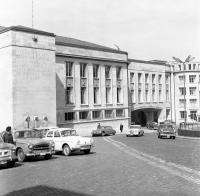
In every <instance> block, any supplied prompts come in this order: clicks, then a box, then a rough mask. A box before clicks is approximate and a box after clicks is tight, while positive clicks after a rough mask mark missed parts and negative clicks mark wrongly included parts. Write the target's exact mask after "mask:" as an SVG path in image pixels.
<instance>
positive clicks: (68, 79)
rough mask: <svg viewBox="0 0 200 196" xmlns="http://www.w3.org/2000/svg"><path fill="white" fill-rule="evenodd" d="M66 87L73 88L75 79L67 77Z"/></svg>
mask: <svg viewBox="0 0 200 196" xmlns="http://www.w3.org/2000/svg"><path fill="white" fill-rule="evenodd" d="M66 86H67V87H73V77H67V78H66Z"/></svg>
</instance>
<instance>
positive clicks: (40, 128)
mask: <svg viewBox="0 0 200 196" xmlns="http://www.w3.org/2000/svg"><path fill="white" fill-rule="evenodd" d="M58 128H59V127H53V126H52V127H38V128H35V130H43V129H49V130H50V129H58Z"/></svg>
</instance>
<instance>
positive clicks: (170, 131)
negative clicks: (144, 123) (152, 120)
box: [158, 124, 176, 139]
mask: <svg viewBox="0 0 200 196" xmlns="http://www.w3.org/2000/svg"><path fill="white" fill-rule="evenodd" d="M158 138H160V139H161V138H169V139H170V138H172V139H175V138H176V131H175V128H174V126H173V125H171V124H161V125H159V126H158Z"/></svg>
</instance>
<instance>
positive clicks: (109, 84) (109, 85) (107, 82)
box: [106, 79, 111, 88]
mask: <svg viewBox="0 0 200 196" xmlns="http://www.w3.org/2000/svg"><path fill="white" fill-rule="evenodd" d="M106 87H107V88H110V87H111V79H106Z"/></svg>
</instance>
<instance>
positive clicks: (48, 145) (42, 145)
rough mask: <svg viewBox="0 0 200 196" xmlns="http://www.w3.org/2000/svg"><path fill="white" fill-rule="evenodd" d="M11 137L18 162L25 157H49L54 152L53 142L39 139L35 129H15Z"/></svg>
mask: <svg viewBox="0 0 200 196" xmlns="http://www.w3.org/2000/svg"><path fill="white" fill-rule="evenodd" d="M13 137H14V142H15V143H16V148H17V149H16V154H17V158H18V161H20V162H23V161H24V160H25V159H26V158H27V157H38V156H44V158H45V159H50V158H51V157H52V154H54V153H55V149H54V147H55V144H54V142H53V141H46V140H43V139H41V137H40V135H39V134H38V132H37V131H35V130H32V129H26V130H17V131H15V132H14V134H13Z"/></svg>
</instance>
